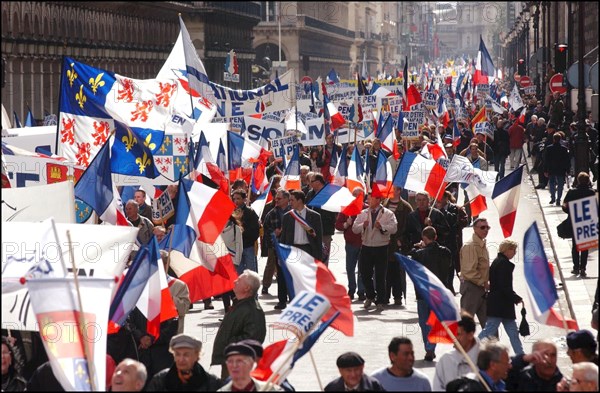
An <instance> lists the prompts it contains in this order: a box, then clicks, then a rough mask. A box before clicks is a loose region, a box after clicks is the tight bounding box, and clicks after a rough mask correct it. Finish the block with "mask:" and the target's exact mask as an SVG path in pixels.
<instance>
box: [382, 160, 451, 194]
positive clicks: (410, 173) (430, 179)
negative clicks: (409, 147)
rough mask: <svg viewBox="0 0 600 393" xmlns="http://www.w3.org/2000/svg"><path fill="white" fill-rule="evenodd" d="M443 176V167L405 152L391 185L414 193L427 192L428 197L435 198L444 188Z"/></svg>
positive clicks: (444, 173) (444, 171) (444, 172)
mask: <svg viewBox="0 0 600 393" xmlns="http://www.w3.org/2000/svg"><path fill="white" fill-rule="evenodd" d="M445 176H446V170H445V169H444V167H442V166H441V165H440V164H438V163H437V162H435V161H434V160H431V159H427V158H425V157H423V156H422V155H420V154H416V153H413V152H409V151H407V152H405V153H404V155H403V156H402V160H401V161H400V164H399V165H398V170H397V171H396V176H394V180H393V185H395V186H397V187H401V188H403V189H407V190H410V191H414V192H419V191H427V192H428V193H429V195H430V196H435V195H438V191H439V190H440V189H441V188H442V187H445V183H444V177H445Z"/></svg>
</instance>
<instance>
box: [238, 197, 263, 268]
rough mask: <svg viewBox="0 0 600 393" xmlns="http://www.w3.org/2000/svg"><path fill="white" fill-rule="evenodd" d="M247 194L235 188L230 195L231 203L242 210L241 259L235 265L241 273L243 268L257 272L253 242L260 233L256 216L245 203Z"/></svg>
mask: <svg viewBox="0 0 600 393" xmlns="http://www.w3.org/2000/svg"><path fill="white" fill-rule="evenodd" d="M246 198H247V194H246V192H245V191H243V190H235V191H234V192H233V195H232V200H233V203H235V205H236V207H237V209H239V210H241V211H242V227H243V228H244V231H243V232H242V241H243V243H244V245H243V251H242V260H241V261H240V264H239V265H238V267H237V272H238V274H241V273H242V272H243V271H244V270H245V269H250V270H252V271H255V272H258V262H257V260H256V254H255V252H254V243H255V242H256V240H257V239H258V236H259V233H260V225H259V223H258V216H257V215H256V213H255V212H254V210H252V208H250V207H248V205H246Z"/></svg>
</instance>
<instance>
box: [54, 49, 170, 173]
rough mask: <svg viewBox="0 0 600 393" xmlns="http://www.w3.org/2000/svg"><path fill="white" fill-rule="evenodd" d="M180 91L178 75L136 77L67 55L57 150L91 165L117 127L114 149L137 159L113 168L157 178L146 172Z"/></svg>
mask: <svg viewBox="0 0 600 393" xmlns="http://www.w3.org/2000/svg"><path fill="white" fill-rule="evenodd" d="M176 95H177V83H176V81H175V80H173V79H165V80H157V79H147V80H140V79H131V78H127V77H124V76H121V75H118V74H114V73H112V72H110V71H106V70H102V69H98V68H94V67H91V66H88V65H86V64H84V63H81V62H78V61H76V60H74V59H72V58H68V57H67V58H65V61H64V63H63V69H62V75H61V87H60V115H59V120H58V123H59V124H58V125H59V135H58V152H57V153H58V154H59V155H61V156H63V157H65V158H67V159H68V160H69V161H73V162H76V163H77V164H78V165H82V166H85V167H87V166H88V165H89V163H90V162H91V160H92V159H93V158H94V156H95V155H96V154H97V153H98V151H99V149H100V147H101V146H102V145H103V144H104V143H105V142H106V141H107V140H108V137H109V135H110V133H111V132H113V131H116V133H117V135H116V136H115V142H116V144H117V146H116V147H113V154H115V153H118V154H119V153H120V154H121V155H123V154H126V157H127V156H131V157H132V159H131V160H129V161H127V165H124V162H123V161H122V162H120V166H122V167H123V168H122V169H121V170H123V169H126V170H127V171H128V172H127V173H123V172H120V171H119V170H118V168H119V166H116V167H115V166H113V172H115V173H123V174H130V175H134V176H146V177H150V178H154V177H155V176H154V177H152V174H145V173H143V172H144V171H145V169H146V168H147V167H152V165H150V162H149V161H148V160H150V161H152V153H154V152H156V150H158V148H159V147H160V146H161V144H162V141H163V136H164V131H162V130H164V129H165V127H166V125H167V124H168V123H169V122H170V121H171V114H172V112H173V105H174V98H175V96H176ZM113 159H114V157H113ZM123 160H124V158H123ZM140 171H141V172H142V173H140ZM130 172H131V173H130Z"/></svg>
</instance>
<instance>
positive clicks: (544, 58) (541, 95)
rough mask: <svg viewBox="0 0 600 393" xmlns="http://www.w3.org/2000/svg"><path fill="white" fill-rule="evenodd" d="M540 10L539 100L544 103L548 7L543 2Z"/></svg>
mask: <svg viewBox="0 0 600 393" xmlns="http://www.w3.org/2000/svg"><path fill="white" fill-rule="evenodd" d="M540 6H541V8H542V91H541V92H540V100H541V101H542V103H544V99H545V98H546V62H547V61H548V59H547V58H546V55H547V54H548V42H547V41H546V31H547V30H548V23H546V19H547V18H546V14H548V5H547V4H546V2H545V1H542V2H541V5H540Z"/></svg>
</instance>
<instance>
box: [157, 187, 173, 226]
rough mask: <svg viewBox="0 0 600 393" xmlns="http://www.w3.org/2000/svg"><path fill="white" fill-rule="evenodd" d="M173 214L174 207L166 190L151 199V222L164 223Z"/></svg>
mask: <svg viewBox="0 0 600 393" xmlns="http://www.w3.org/2000/svg"><path fill="white" fill-rule="evenodd" d="M173 214H175V207H174V206H173V200H172V199H171V196H170V195H169V193H168V192H163V193H162V194H160V196H159V197H157V198H154V199H153V200H152V222H153V223H154V225H164V224H165V222H166V221H167V220H168V219H169V218H171V217H172V216H173ZM165 226H166V225H165Z"/></svg>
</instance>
